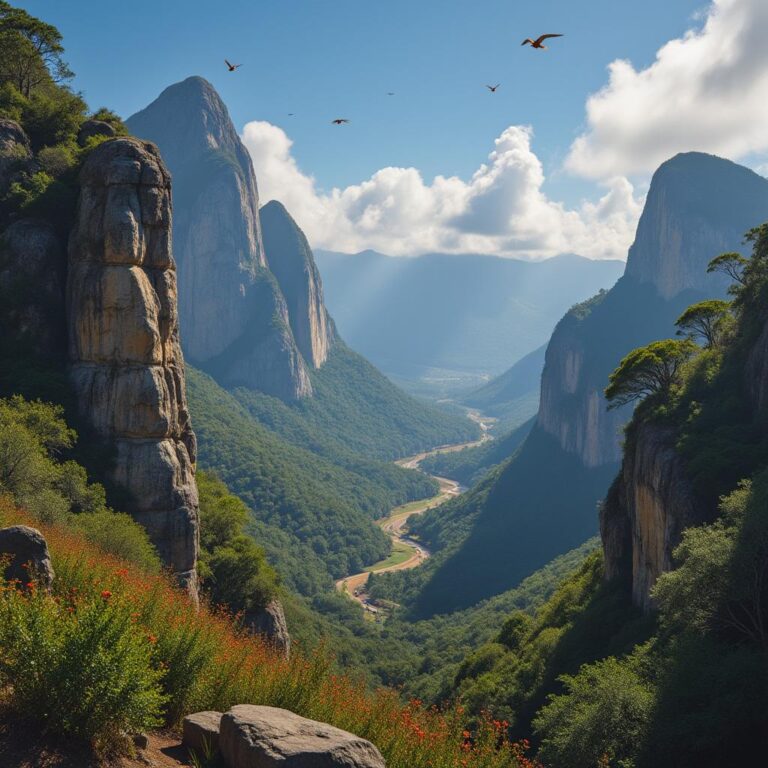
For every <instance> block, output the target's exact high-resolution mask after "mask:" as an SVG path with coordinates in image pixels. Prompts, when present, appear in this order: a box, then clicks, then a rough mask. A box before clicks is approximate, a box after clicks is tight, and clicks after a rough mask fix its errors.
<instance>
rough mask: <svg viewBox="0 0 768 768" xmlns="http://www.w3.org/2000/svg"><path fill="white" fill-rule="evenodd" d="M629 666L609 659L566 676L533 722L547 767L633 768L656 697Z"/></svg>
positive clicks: (628, 663)
mask: <svg viewBox="0 0 768 768" xmlns="http://www.w3.org/2000/svg"><path fill="white" fill-rule="evenodd" d="M634 667H635V665H634V664H633V663H631V662H630V661H619V660H617V659H615V658H613V657H612V656H609V657H608V658H606V659H603V660H602V661H599V662H596V663H595V664H585V665H584V666H583V667H582V668H581V669H580V670H579V672H578V674H576V675H564V676H563V677H561V678H560V679H561V682H562V683H563V685H564V686H565V691H566V692H565V693H564V694H562V695H559V696H551V697H550V699H549V703H548V704H547V705H546V706H545V707H543V708H542V709H541V711H540V712H539V714H538V715H537V717H536V719H535V720H534V730H535V731H536V733H537V734H538V735H539V736H541V737H542V745H541V751H540V753H539V756H540V757H541V758H542V760H543V761H544V764H545V765H555V766H568V768H595V767H596V766H605V768H609V766H610V767H611V768H614V767H615V768H630V766H632V765H634V762H633V760H632V758H633V757H634V755H635V754H636V752H637V746H638V744H639V743H640V742H641V740H642V737H643V734H644V732H645V729H646V727H647V724H648V721H649V719H650V715H651V710H652V706H653V692H652V689H651V687H650V686H649V685H648V684H647V683H645V681H644V680H643V679H642V677H641V676H640V675H639V674H638V672H637V671H636V670H635V668H634Z"/></svg>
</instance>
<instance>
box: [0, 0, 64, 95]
mask: <svg viewBox="0 0 768 768" xmlns="http://www.w3.org/2000/svg"><path fill="white" fill-rule="evenodd" d="M61 40H62V37H61V33H60V32H59V30H58V29H56V27H54V26H52V25H51V24H46V23H45V22H44V21H41V20H40V19H37V18H35V17H34V16H31V15H30V14H28V13H27V12H26V11H24V10H22V9H21V8H14V7H13V6H12V5H11V4H10V3H7V2H4V0H0V81H5V82H11V83H13V85H14V86H15V87H16V88H17V89H18V91H19V92H20V93H21V94H22V95H23V96H25V97H27V98H29V97H30V95H31V94H32V92H33V91H34V90H35V88H37V87H38V86H40V85H42V84H44V83H50V82H53V83H61V82H63V81H65V80H69V79H71V78H72V77H73V73H72V70H70V68H69V67H68V66H67V63H66V62H65V61H64V58H63V54H64V47H63V46H62V44H61Z"/></svg>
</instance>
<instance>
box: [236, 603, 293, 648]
mask: <svg viewBox="0 0 768 768" xmlns="http://www.w3.org/2000/svg"><path fill="white" fill-rule="evenodd" d="M244 622H245V625H246V626H247V627H249V628H250V630H251V631H252V632H253V633H254V634H257V635H262V636H263V637H265V638H266V639H267V641H268V642H269V643H271V644H272V645H273V646H274V647H275V648H276V649H277V650H279V651H280V652H281V653H283V654H285V655H286V656H289V655H290V653H291V636H290V634H289V633H288V622H287V621H286V620H285V612H284V611H283V606H282V604H281V603H280V601H279V600H271V601H270V602H269V603H267V605H265V606H264V607H263V608H262V609H260V610H258V611H250V612H248V613H246V615H245V618H244Z"/></svg>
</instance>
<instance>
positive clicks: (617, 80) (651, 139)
mask: <svg viewBox="0 0 768 768" xmlns="http://www.w3.org/2000/svg"><path fill="white" fill-rule="evenodd" d="M766 30H768V2H766V0H713V2H712V4H711V5H710V6H709V7H708V9H707V11H706V14H705V16H704V23H703V26H701V27H700V28H699V29H697V30H690V31H689V32H687V33H686V34H685V35H684V36H683V37H681V38H678V39H675V40H671V41H670V42H668V43H667V44H666V45H664V46H663V47H662V48H661V49H660V50H659V51H658V53H657V54H656V59H655V61H654V63H653V64H652V65H651V66H649V67H648V68H646V69H641V70H636V69H634V67H633V66H632V64H631V63H630V62H628V61H614V62H613V63H612V64H611V65H610V66H609V73H610V76H609V81H608V84H607V85H606V86H605V87H604V88H603V89H602V90H600V91H599V92H597V93H596V94H594V95H592V96H591V97H590V98H589V100H588V101H587V129H586V132H585V133H583V134H582V135H581V136H579V137H578V138H577V139H576V141H575V142H574V143H573V145H572V146H571V150H570V154H569V156H568V159H567V161H566V167H567V169H568V170H570V171H573V172H575V173H578V174H579V175H582V176H585V177H588V178H596V179H602V178H606V177H609V176H616V175H621V176H627V175H630V174H633V173H638V172H639V173H646V172H650V171H653V170H654V169H655V168H656V167H657V166H658V165H659V164H660V163H661V162H663V161H664V160H666V159H668V158H669V157H671V156H672V155H674V154H676V153H678V152H683V151H691V150H699V151H704V152H711V153H713V154H719V155H724V156H726V157H729V158H736V159H737V158H742V157H744V156H746V155H748V154H750V153H762V152H765V151H768V44H766V40H765V35H766Z"/></svg>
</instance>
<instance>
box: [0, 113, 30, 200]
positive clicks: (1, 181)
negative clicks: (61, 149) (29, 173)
mask: <svg viewBox="0 0 768 768" xmlns="http://www.w3.org/2000/svg"><path fill="white" fill-rule="evenodd" d="M31 157H32V150H31V149H30V146H29V139H28V138H27V134H26V133H24V131H23V130H22V127H21V126H20V125H19V124H18V123H15V122H14V121H13V120H7V119H6V118H4V117H0V192H5V190H6V189H7V187H8V184H9V182H10V179H11V176H12V175H13V174H14V173H15V172H16V171H17V170H18V169H19V167H23V166H24V165H25V164H26V163H27V162H28V161H29V160H30V159H31Z"/></svg>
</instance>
